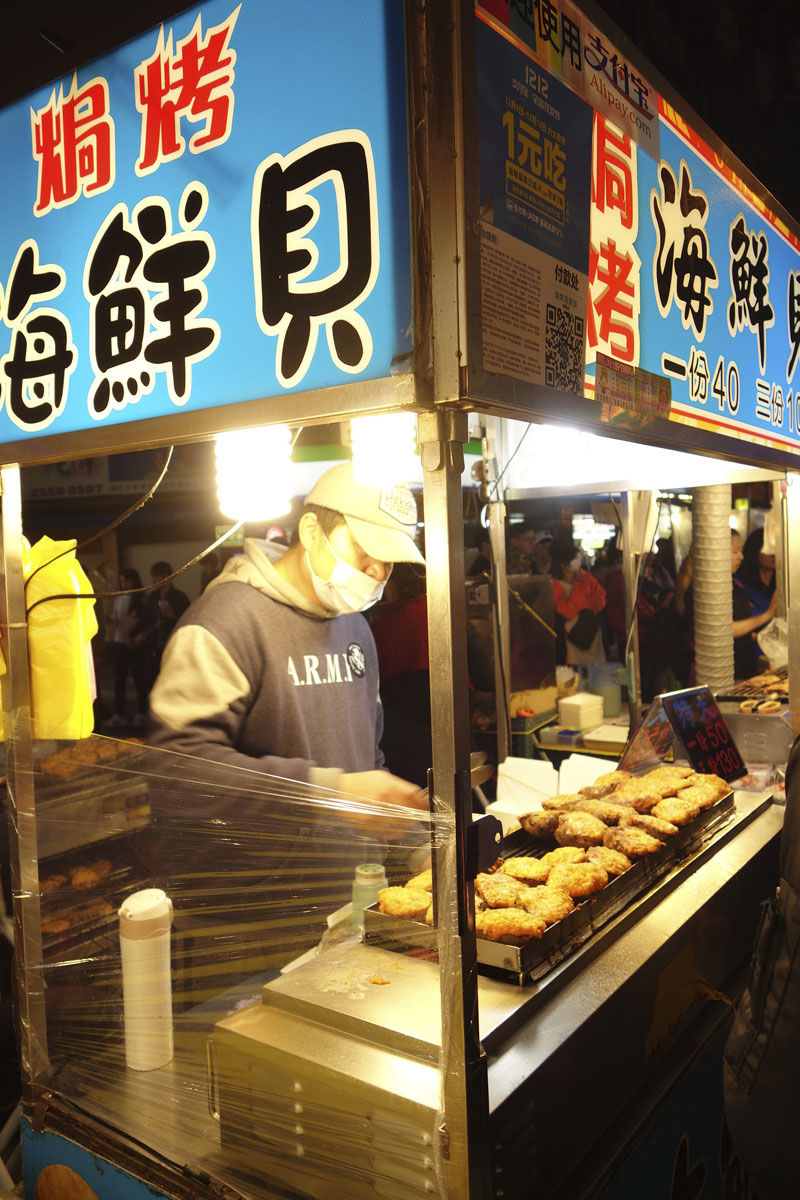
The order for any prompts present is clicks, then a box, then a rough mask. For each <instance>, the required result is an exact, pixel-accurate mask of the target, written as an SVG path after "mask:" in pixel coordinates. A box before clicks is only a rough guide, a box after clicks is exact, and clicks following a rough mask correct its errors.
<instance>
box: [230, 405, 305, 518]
mask: <svg viewBox="0 0 800 1200" xmlns="http://www.w3.org/2000/svg"><path fill="white" fill-rule="evenodd" d="M291 440H292V434H291V430H290V429H289V426H288V425H264V426H262V427H261V428H260V429H236V430H231V431H230V432H228V433H220V434H218V435H217V499H218V501H219V510H220V512H221V513H222V515H223V516H224V517H230V519H231V520H233V521H266V520H268V519H269V518H270V517H279V516H281V515H282V514H283V513H287V512H288V511H289V509H290V508H291V506H292V486H291V472H292V464H291V458H290V453H291Z"/></svg>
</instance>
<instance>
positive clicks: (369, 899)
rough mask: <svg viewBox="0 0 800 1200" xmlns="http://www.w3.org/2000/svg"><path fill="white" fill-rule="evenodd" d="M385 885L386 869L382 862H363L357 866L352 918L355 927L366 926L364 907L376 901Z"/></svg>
mask: <svg viewBox="0 0 800 1200" xmlns="http://www.w3.org/2000/svg"><path fill="white" fill-rule="evenodd" d="M385 887H386V871H385V869H384V867H383V864H382V863H362V864H361V866H359V867H356V873H355V878H354V879H353V910H352V918H351V920H352V924H353V928H354V929H363V928H364V909H365V908H368V907H369V905H370V904H374V903H375V901H376V900H377V899H378V892H379V891H380V890H381V888H385Z"/></svg>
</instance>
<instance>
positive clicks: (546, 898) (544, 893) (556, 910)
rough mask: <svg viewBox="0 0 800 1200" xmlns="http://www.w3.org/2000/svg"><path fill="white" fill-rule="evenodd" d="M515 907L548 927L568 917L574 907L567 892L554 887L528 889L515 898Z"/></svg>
mask: <svg viewBox="0 0 800 1200" xmlns="http://www.w3.org/2000/svg"><path fill="white" fill-rule="evenodd" d="M517 906H518V907H519V908H524V909H525V911H526V912H529V913H530V914H531V915H532V916H534V917H541V918H542V920H543V921H545V922H546V923H547V924H548V925H554V924H555V922H556V921H562V920H563V919H564V917H568V916H569V914H570V913H571V912H572V910H573V909H574V907H575V904H574V903H573V900H572V897H571V896H570V894H569V892H566V891H564V890H563V889H562V888H556V887H529V888H525V889H524V890H523V891H521V892H520V894H519V895H518V896H517Z"/></svg>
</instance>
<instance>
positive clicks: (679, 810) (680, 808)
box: [653, 793, 710, 825]
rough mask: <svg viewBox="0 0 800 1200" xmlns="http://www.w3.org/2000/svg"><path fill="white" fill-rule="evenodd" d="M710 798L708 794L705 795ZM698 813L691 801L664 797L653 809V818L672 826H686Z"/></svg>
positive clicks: (697, 807) (695, 804) (697, 806)
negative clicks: (667, 822) (658, 818)
mask: <svg viewBox="0 0 800 1200" xmlns="http://www.w3.org/2000/svg"><path fill="white" fill-rule="evenodd" d="M706 795H709V796H710V793H706ZM699 812H700V806H699V804H697V803H696V802H695V801H693V800H691V799H688V798H687V799H684V798H683V797H681V798H680V799H679V798H678V797H677V796H666V797H665V798H664V799H663V800H660V801H659V803H658V804H657V805H656V806H655V808H654V809H653V816H654V817H660V818H661V820H662V821H669V822H670V823H671V824H672V825H688V824H689V822H690V821H691V820H693V819H694V818H695V817H696V816H697V815H698V813H699Z"/></svg>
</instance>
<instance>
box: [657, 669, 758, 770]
mask: <svg viewBox="0 0 800 1200" xmlns="http://www.w3.org/2000/svg"><path fill="white" fill-rule="evenodd" d="M661 704H662V706H663V709H664V712H665V713H666V714H667V716H668V717H669V721H670V724H671V725H672V728H673V729H674V730H675V733H676V734H677V735H678V738H679V739H680V741H681V743H682V745H683V748H684V750H685V751H686V756H687V758H688V759H689V762H690V763H691V764H692V766H693V767H694V769H695V771H699V772H701V773H703V774H706V775H719V776H720V777H721V778H722V779H725V780H727V781H728V782H729V783H730V782H731V780H733V779H740V778H741V777H742V775H746V774H747V767H746V766H745V764H744V760H743V759H742V756H741V754H740V753H739V751H738V749H737V746H736V743H735V742H734V740H733V737H732V736H731V731H730V729H728V726H727V725H726V723H725V718H724V717H723V715H722V713H721V712H720V710H719V706H718V704H717V702H716V700H715V699H714V696H713V695H712V693H711V689H710V688H707V687H698V688H686V689H685V690H684V691H681V692H668V693H667V694H666V695H665V696H662V697H661Z"/></svg>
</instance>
